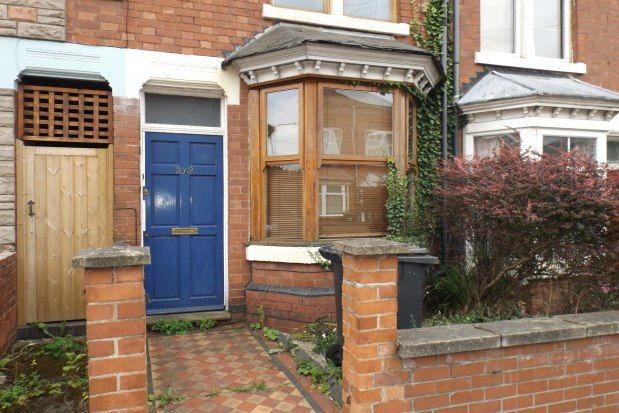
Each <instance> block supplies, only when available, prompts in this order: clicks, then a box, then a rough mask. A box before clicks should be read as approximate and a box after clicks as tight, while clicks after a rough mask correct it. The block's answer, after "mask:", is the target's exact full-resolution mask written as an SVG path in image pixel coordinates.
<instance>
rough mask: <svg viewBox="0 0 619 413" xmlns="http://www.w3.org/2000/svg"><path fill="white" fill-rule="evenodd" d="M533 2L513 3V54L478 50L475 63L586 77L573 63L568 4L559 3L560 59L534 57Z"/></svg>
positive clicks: (580, 66) (519, 0)
mask: <svg viewBox="0 0 619 413" xmlns="http://www.w3.org/2000/svg"><path fill="white" fill-rule="evenodd" d="M533 1H534V0H515V16H514V19H515V24H514V48H515V51H514V53H504V52H491V51H484V50H479V51H478V52H476V53H475V63H478V64H487V65H493V66H508V67H518V68H527V69H536V70H548V71H554V72H563V73H578V74H585V73H587V65H586V64H584V63H576V62H572V42H571V21H572V20H571V1H570V0H562V2H563V4H562V9H563V18H562V26H563V27H562V29H563V36H562V38H563V42H562V48H563V57H562V58H560V59H556V58H547V57H539V56H534V49H535V47H534V38H533ZM480 17H481V16H480ZM480 22H481V18H480ZM480 40H481V39H480ZM480 49H481V44H480Z"/></svg>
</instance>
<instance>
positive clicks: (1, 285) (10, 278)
mask: <svg viewBox="0 0 619 413" xmlns="http://www.w3.org/2000/svg"><path fill="white" fill-rule="evenodd" d="M16 330H17V267H16V262H15V253H14V252H9V251H5V252H2V253H0V356H2V354H3V353H4V352H5V351H6V350H8V348H9V347H10V346H11V345H12V344H13V343H14V342H15V332H16Z"/></svg>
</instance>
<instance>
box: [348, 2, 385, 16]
mask: <svg viewBox="0 0 619 413" xmlns="http://www.w3.org/2000/svg"><path fill="white" fill-rule="evenodd" d="M344 14H345V15H346V16H352V17H362V18H366V19H376V20H391V19H392V17H393V16H392V0H373V1H369V0H344Z"/></svg>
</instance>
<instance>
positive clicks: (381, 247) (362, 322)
mask: <svg viewBox="0 0 619 413" xmlns="http://www.w3.org/2000/svg"><path fill="white" fill-rule="evenodd" d="M334 247H335V248H336V249H338V250H340V251H342V266H343V279H344V282H343V286H342V320H343V334H344V356H343V362H342V372H343V380H342V400H343V402H344V411H345V412H354V413H365V412H368V413H373V412H389V413H397V412H408V411H411V405H410V401H406V400H403V399H404V394H403V386H402V385H403V384H404V383H405V382H407V381H408V380H409V379H410V373H408V372H406V371H405V370H404V369H403V366H402V361H401V359H400V358H399V357H398V354H397V327H396V325H397V311H398V303H397V277H398V258H397V256H398V255H403V254H410V248H409V247H408V246H407V245H405V244H401V243H397V242H392V241H387V240H384V239H376V240H374V239H359V240H346V241H337V242H334Z"/></svg>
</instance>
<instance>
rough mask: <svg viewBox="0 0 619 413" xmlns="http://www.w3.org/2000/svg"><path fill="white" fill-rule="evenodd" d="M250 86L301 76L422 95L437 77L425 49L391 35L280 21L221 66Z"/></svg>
mask: <svg viewBox="0 0 619 413" xmlns="http://www.w3.org/2000/svg"><path fill="white" fill-rule="evenodd" d="M230 65H231V66H234V67H235V68H236V69H237V70H238V71H239V72H240V74H241V77H242V78H243V80H244V81H245V82H246V83H247V84H249V85H257V84H263V83H266V82H273V81H278V80H282V79H286V78H292V77H298V76H302V75H308V76H321V77H333V78H344V79H347V78H348V79H357V80H363V79H367V80H372V81H390V82H406V83H409V84H414V85H415V86H416V87H417V88H418V89H419V90H421V91H422V92H424V93H427V92H428V91H430V89H432V88H433V87H434V86H436V84H437V83H439V82H440V81H441V79H442V74H441V71H440V69H439V67H440V66H439V65H438V63H437V62H436V60H435V58H434V57H433V56H432V54H431V53H430V52H428V51H426V50H424V49H421V48H419V47H416V46H412V45H410V44H407V43H404V42H401V41H398V40H396V39H395V38H394V37H392V36H388V35H379V34H369V33H360V32H352V31H344V30H338V29H328V28H322V27H313V26H305V25H296V24H289V23H279V24H276V25H274V26H272V27H269V28H268V29H266V30H265V31H264V32H263V33H261V34H259V35H257V36H256V37H255V38H254V39H253V40H251V41H250V42H248V43H247V44H246V45H244V46H242V47H239V48H238V49H236V50H235V51H233V52H232V53H230V54H229V55H228V56H227V58H226V59H225V60H224V62H223V63H222V66H223V67H224V68H225V67H227V66H230Z"/></svg>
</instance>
